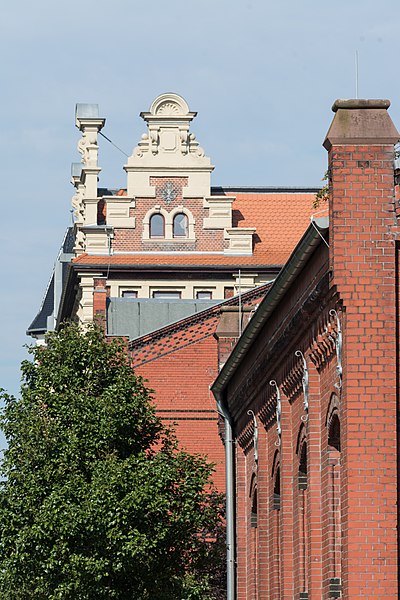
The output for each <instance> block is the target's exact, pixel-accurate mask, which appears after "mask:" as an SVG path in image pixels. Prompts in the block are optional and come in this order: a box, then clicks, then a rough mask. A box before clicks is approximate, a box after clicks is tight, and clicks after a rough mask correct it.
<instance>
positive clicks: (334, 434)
mask: <svg viewBox="0 0 400 600" xmlns="http://www.w3.org/2000/svg"><path fill="white" fill-rule="evenodd" d="M328 468H329V483H330V485H329V496H330V498H329V514H328V518H329V522H328V526H329V553H330V560H329V571H330V573H329V594H330V597H332V598H337V597H338V596H339V594H340V592H341V583H342V580H341V577H342V574H341V482H340V479H341V467H340V420H339V415H338V412H337V411H336V410H334V411H333V413H331V416H330V420H329V422H328Z"/></svg>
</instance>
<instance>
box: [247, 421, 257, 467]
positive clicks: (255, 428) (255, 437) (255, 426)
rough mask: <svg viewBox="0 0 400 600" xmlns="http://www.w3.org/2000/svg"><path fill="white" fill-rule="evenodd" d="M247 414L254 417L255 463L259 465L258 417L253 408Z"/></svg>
mask: <svg viewBox="0 0 400 600" xmlns="http://www.w3.org/2000/svg"><path fill="white" fill-rule="evenodd" d="M247 414H248V415H250V416H252V417H253V424H254V433H253V446H254V463H255V466H256V467H258V424H257V417H256V415H255V414H254V413H253V411H252V410H248V411H247Z"/></svg>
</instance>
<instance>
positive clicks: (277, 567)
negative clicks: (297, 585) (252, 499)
mask: <svg viewBox="0 0 400 600" xmlns="http://www.w3.org/2000/svg"><path fill="white" fill-rule="evenodd" d="M271 534H272V540H271V549H272V556H271V557H272V569H271V576H272V577H271V592H272V598H280V597H281V469H280V466H279V464H278V465H277V467H276V469H275V473H274V480H273V497H272V523H271Z"/></svg>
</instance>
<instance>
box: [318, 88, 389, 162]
mask: <svg viewBox="0 0 400 600" xmlns="http://www.w3.org/2000/svg"><path fill="white" fill-rule="evenodd" d="M389 106H390V101H389V100H362V99H350V100H341V99H339V100H336V101H335V102H334V104H333V106H332V110H333V112H334V113H335V116H334V117H333V121H332V123H331V126H330V128H329V131H328V133H327V135H326V138H325V141H324V143H323V145H324V147H325V148H326V149H327V150H330V149H331V148H332V146H334V145H346V144H357V145H363V144H364V145H368V144H395V143H396V142H397V141H398V139H399V138H400V134H399V132H398V131H397V129H396V127H395V126H394V124H393V121H392V119H391V118H390V116H389V114H388V112H387V109H388V108H389Z"/></svg>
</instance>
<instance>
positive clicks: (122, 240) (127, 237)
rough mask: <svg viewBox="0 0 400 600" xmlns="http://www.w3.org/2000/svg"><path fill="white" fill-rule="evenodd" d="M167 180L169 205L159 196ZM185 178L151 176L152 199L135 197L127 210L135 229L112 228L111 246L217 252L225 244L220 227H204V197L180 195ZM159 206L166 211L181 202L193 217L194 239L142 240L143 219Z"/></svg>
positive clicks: (133, 249) (125, 249) (129, 249)
mask: <svg viewBox="0 0 400 600" xmlns="http://www.w3.org/2000/svg"><path fill="white" fill-rule="evenodd" d="M166 183H172V185H173V188H174V192H175V194H176V197H175V198H174V199H173V200H171V202H169V203H168V204H167V203H166V201H165V200H164V198H163V197H162V190H163V188H164V186H165V184H166ZM187 183H188V178H187V177H150V185H151V186H154V187H155V189H156V197H155V198H139V197H138V198H136V206H135V208H131V209H130V216H133V217H135V218H136V227H135V229H123V228H118V227H117V228H115V230H114V239H113V241H112V248H113V250H114V251H117V252H139V251H145V252H148V251H153V252H169V251H172V252H175V251H185V250H186V251H188V252H189V251H208V252H210V251H214V252H215V251H219V252H222V251H223V250H224V248H225V247H227V243H228V242H227V241H226V240H224V232H223V230H214V231H212V230H207V229H206V230H204V229H203V219H204V218H205V217H207V216H208V212H209V211H208V209H207V208H203V198H198V199H193V198H189V199H186V198H183V188H184V187H185V186H186V185H187ZM156 205H160V206H161V207H162V208H163V209H164V210H166V211H167V212H168V213H169V212H171V211H172V210H174V209H176V208H177V207H178V206H180V205H183V206H184V208H186V209H188V210H189V211H190V212H191V213H192V215H193V218H194V221H195V224H194V231H195V238H196V241H195V242H194V243H193V242H189V241H188V242H185V241H184V240H179V241H177V240H176V239H175V240H155V239H153V240H143V239H142V238H143V219H144V217H145V215H146V214H147V213H148V211H149V210H151V209H152V208H153V207H154V206H156Z"/></svg>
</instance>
